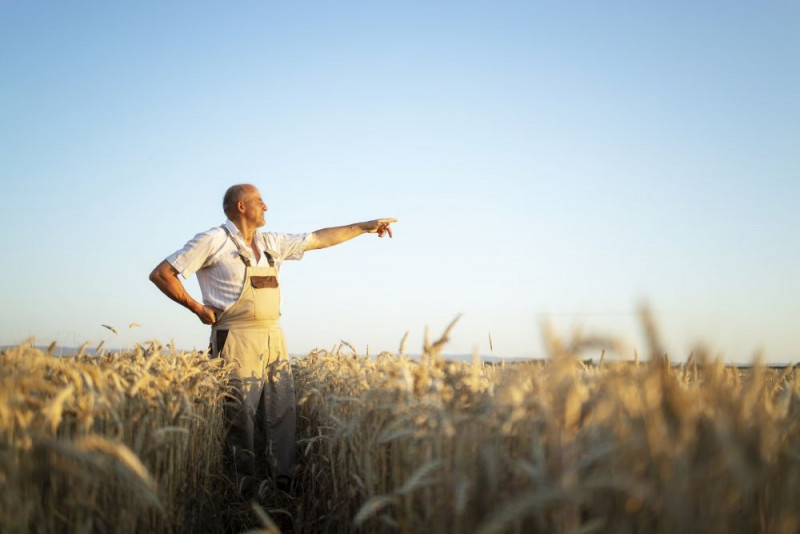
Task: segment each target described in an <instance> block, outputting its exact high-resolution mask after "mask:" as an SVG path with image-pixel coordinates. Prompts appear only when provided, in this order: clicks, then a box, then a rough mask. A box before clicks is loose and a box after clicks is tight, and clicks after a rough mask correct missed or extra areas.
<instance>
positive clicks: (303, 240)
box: [264, 232, 311, 261]
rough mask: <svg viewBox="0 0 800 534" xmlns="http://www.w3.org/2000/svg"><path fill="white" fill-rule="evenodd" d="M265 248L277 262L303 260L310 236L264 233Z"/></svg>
mask: <svg viewBox="0 0 800 534" xmlns="http://www.w3.org/2000/svg"><path fill="white" fill-rule="evenodd" d="M264 237H266V239H267V248H268V249H269V250H270V252H271V253H274V254H275V255H277V256H278V258H277V259H278V260H279V261H283V260H299V259H302V258H303V254H304V253H305V251H306V246H307V245H308V243H309V242H310V241H311V234H310V233H307V234H277V233H272V232H270V233H266V234H264Z"/></svg>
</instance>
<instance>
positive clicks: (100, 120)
mask: <svg viewBox="0 0 800 534" xmlns="http://www.w3.org/2000/svg"><path fill="white" fill-rule="evenodd" d="M0 73H2V74H0V178H2V184H1V185H0V192H2V204H3V209H2V215H0V217H1V219H0V221H1V222H2V228H3V230H2V236H3V249H4V251H5V258H4V261H3V262H2V263H1V264H0V294H1V295H2V303H3V305H2V308H1V309H0V324H2V327H0V345H8V344H17V343H20V342H22V341H23V340H25V339H26V338H28V337H30V336H35V338H36V342H37V343H38V344H42V345H47V344H49V343H50V342H51V341H56V342H57V343H59V344H60V345H63V346H68V347H74V346H78V345H80V344H81V343H83V342H85V341H88V342H90V343H91V344H92V345H93V346H94V345H96V344H97V343H99V342H100V341H102V340H105V341H106V346H107V347H109V348H112V349H116V348H118V347H119V348H125V347H126V346H130V345H132V344H133V343H135V342H139V343H140V342H144V341H147V340H152V339H158V340H160V341H162V342H163V343H168V342H170V341H174V343H175V344H176V345H177V346H178V347H179V348H183V349H192V348H195V347H197V348H205V347H206V346H207V345H208V327H207V326H205V325H203V324H201V323H200V321H199V320H198V319H197V318H196V317H195V316H194V315H192V314H191V313H190V312H189V311H188V310H186V309H184V308H182V307H180V306H179V305H177V304H175V303H173V302H172V301H170V300H168V299H167V298H166V297H165V296H164V295H163V294H161V293H160V292H159V291H158V289H157V288H156V287H155V286H154V285H153V284H152V283H151V282H150V281H149V280H148V274H149V273H150V271H151V269H152V268H153V267H155V265H156V264H158V263H159V262H160V261H161V260H162V259H164V258H165V257H166V256H167V255H168V254H170V253H172V252H174V251H175V250H177V249H179V248H180V247H182V246H183V244H184V243H185V242H186V241H187V240H189V239H190V238H191V237H192V236H193V235H195V234H196V233H198V232H201V231H205V230H207V229H209V228H211V227H213V226H217V225H219V224H221V223H223V222H224V220H225V216H224V214H223V212H222V207H221V204H222V195H223V193H224V191H225V189H226V188H227V187H228V186H229V185H231V184H234V183H240V182H249V183H253V184H255V185H256V186H257V187H258V188H259V189H260V191H261V193H262V196H263V198H264V201H265V202H266V203H267V205H268V206H269V211H268V212H267V214H266V226H265V227H264V228H263V230H264V231H276V232H284V233H300V232H307V231H313V230H316V229H319V228H324V227H327V226H337V225H342V224H346V223H351V222H357V221H362V220H368V219H374V218H378V217H396V218H398V219H399V222H398V223H396V224H395V225H394V226H393V232H394V238H393V239H389V238H387V237H384V238H383V239H379V238H378V237H377V236H375V235H367V236H361V237H359V238H357V239H355V240H353V241H351V242H347V243H345V244H342V245H340V246H338V247H335V248H331V249H325V250H319V251H310V252H307V253H306V255H305V257H304V258H303V260H302V261H299V262H287V263H286V264H285V265H284V267H283V269H282V271H281V284H282V286H283V308H282V309H283V317H282V324H283V326H284V330H285V333H286V337H287V340H288V344H289V348H290V351H291V352H292V354H297V355H302V354H306V353H308V352H309V351H310V350H312V349H314V348H317V347H318V348H326V349H331V348H333V347H335V346H336V345H337V344H339V343H340V342H341V341H342V340H344V341H347V342H349V343H351V344H352V345H353V346H354V347H356V348H357V349H358V350H359V351H360V352H362V353H364V352H365V351H366V349H367V346H368V347H369V351H370V353H371V354H375V353H378V352H380V351H384V350H388V351H392V352H396V351H397V350H398V347H399V344H400V341H401V339H402V338H403V335H404V334H405V333H406V332H408V333H409V336H408V341H407V345H406V351H407V352H410V353H415V352H416V353H418V352H420V350H421V346H422V340H423V335H424V332H425V328H426V327H429V328H430V335H431V337H432V338H436V337H438V336H439V335H440V334H441V333H442V331H443V330H444V328H445V327H446V326H447V325H448V323H450V321H451V320H452V319H453V318H455V317H456V316H457V315H458V314H462V316H461V319H460V320H459V322H458V323H457V324H456V326H455V327H454V328H453V330H452V332H451V341H450V343H449V344H448V345H447V346H446V348H445V352H446V353H450V354H471V353H473V352H474V351H476V350H477V351H479V352H480V353H481V354H484V355H491V354H493V355H495V356H502V357H509V358H511V357H540V356H543V355H544V354H545V347H544V343H543V339H542V334H541V331H542V325H543V324H545V323H549V324H550V325H552V328H553V329H554V331H555V332H557V333H559V334H560V335H562V336H565V337H569V336H570V335H571V334H572V333H573V332H574V331H575V330H576V329H582V331H583V333H585V334H589V335H595V334H596V335H604V336H605V335H607V336H613V337H617V338H619V339H621V340H623V341H624V343H625V347H626V348H625V349H624V350H625V354H623V355H621V356H622V357H633V354H634V351H637V352H639V353H640V354H643V353H645V352H646V350H647V345H646V342H645V338H644V335H643V331H642V327H641V324H640V321H639V317H638V315H637V309H638V308H639V306H640V305H642V304H643V303H647V305H648V306H649V307H650V309H651V310H652V313H653V317H654V319H655V321H656V324H657V325H658V327H659V330H660V334H661V338H662V340H663V345H664V348H665V349H666V350H667V351H668V352H669V354H670V356H671V357H672V358H674V359H675V360H681V359H686V358H687V357H688V355H689V353H690V351H692V349H693V348H694V347H696V346H697V345H698V344H702V345H703V346H705V347H707V349H708V350H709V351H710V353H712V354H714V355H717V354H718V355H720V356H722V357H723V358H724V359H726V360H727V361H736V362H750V361H752V359H753V357H754V355H756V354H762V355H763V357H764V358H765V359H766V360H767V361H768V362H788V361H797V360H798V359H800V231H799V230H800V208H799V206H800V98H798V95H800V4H799V3H796V2H763V3H762V2H662V3H653V2H508V1H503V0H499V1H491V2H489V1H486V2H463V1H462V2H437V1H426V2H272V1H259V2H252V1H241V2H234V3H230V2H228V3H222V2H205V1H192V2H153V1H143V2H82V1H76V2H55V1H49V2H46V1H45V2H29V1H21V0H20V1H16V0H0ZM186 286H187V288H188V289H189V290H190V291H191V292H192V294H193V295H194V296H195V297H196V298H198V299H199V298H200V292H199V289H198V286H197V282H196V279H195V278H194V277H192V278H191V279H190V280H188V281H186ZM134 322H135V323H139V324H141V326H140V327H137V328H133V329H130V328H128V325H129V324H131V323H134ZM102 324H108V325H112V326H115V327H116V328H118V329H119V334H117V335H115V334H113V333H112V332H111V331H110V330H108V329H106V328H103V327H102V326H101V325H102ZM490 336H491V340H492V346H491V347H490V345H489V338H490ZM597 355H598V354H596V353H595V354H588V356H597Z"/></svg>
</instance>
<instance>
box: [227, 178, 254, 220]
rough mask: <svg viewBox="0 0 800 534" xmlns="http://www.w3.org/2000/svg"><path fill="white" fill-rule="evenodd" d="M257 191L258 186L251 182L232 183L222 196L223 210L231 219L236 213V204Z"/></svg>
mask: <svg viewBox="0 0 800 534" xmlns="http://www.w3.org/2000/svg"><path fill="white" fill-rule="evenodd" d="M254 191H256V187H255V186H254V185H251V184H236V185H232V186H230V187H229V188H228V190H227V191H225V196H224V197H222V210H223V211H224V212H225V215H227V216H228V218H229V219H233V217H234V215H235V214H236V205H237V204H238V203H239V202H241V201H242V200H246V199H247V197H248V195H250V194H252V193H253V192H254Z"/></svg>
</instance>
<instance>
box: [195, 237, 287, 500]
mask: <svg viewBox="0 0 800 534" xmlns="http://www.w3.org/2000/svg"><path fill="white" fill-rule="evenodd" d="M225 230H226V231H227V228H226V229H225ZM228 236H229V237H230V238H231V240H232V241H233V242H234V244H236V245H237V248H239V251H240V252H239V256H240V258H241V259H242V261H243V262H244V264H245V280H244V286H243V287H242V292H241V294H240V295H239V299H238V300H237V301H236V303H235V304H234V305H233V306H231V307H230V308H228V309H227V310H225V312H223V313H222V314H221V315H220V316H219V317H218V319H217V322H216V323H214V324H213V325H212V327H211V351H212V356H215V357H216V356H221V357H222V358H223V359H224V360H225V361H226V362H234V364H235V365H234V368H233V370H232V371H231V374H230V375H229V380H230V381H231V385H232V386H233V389H234V391H235V395H236V396H237V397H238V398H236V399H234V402H230V403H228V404H227V405H226V408H225V423H226V427H227V438H226V446H227V449H228V450H227V453H228V454H227V460H228V461H229V462H230V465H229V467H230V470H231V471H232V473H231V474H232V476H233V479H234V482H235V483H236V485H237V487H239V488H241V487H242V480H243V479H244V477H259V478H260V477H262V476H264V475H266V474H269V475H270V476H272V477H273V479H275V480H278V479H280V478H281V477H288V478H289V479H291V478H292V477H293V476H294V463H295V445H296V444H295V424H296V421H295V395H294V384H293V382H292V370H291V367H290V364H289V354H288V352H287V350H286V339H285V338H284V336H283V331H282V330H281V328H280V325H279V324H278V318H279V316H280V288H279V287H278V272H277V269H276V268H275V266H274V262H273V261H272V258H271V257H270V256H269V254H267V259H268V260H269V264H270V265H269V267H258V266H255V267H253V266H251V265H250V260H249V259H248V258H247V257H246V256H245V255H244V254H243V252H242V248H241V247H240V246H239V244H238V243H237V242H236V240H235V239H233V236H232V235H231V234H230V232H228ZM265 464H266V465H265Z"/></svg>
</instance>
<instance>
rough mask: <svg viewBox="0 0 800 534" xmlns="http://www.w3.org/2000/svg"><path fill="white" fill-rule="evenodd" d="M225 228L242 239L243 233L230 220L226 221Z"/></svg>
mask: <svg viewBox="0 0 800 534" xmlns="http://www.w3.org/2000/svg"><path fill="white" fill-rule="evenodd" d="M223 226H225V228H227V229H228V230H229V231H230V233H231V234H233V235H238V236H239V237H242V233H241V232H240V231H239V229H238V228H236V225H235V224H233V223H232V222H231V220H230V219H226V220H225V224H224V225H223Z"/></svg>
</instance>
